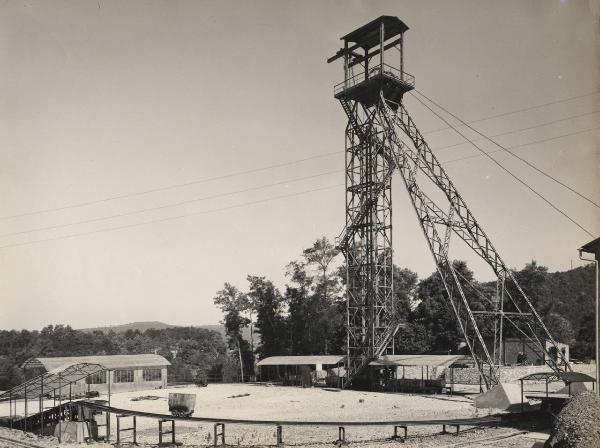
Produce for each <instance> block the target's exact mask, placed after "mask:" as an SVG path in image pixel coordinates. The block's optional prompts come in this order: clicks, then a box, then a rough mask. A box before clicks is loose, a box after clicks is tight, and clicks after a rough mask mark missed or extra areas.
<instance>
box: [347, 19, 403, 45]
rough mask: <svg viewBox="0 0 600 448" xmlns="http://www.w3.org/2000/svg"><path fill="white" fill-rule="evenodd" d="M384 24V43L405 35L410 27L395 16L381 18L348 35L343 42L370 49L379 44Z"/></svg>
mask: <svg viewBox="0 0 600 448" xmlns="http://www.w3.org/2000/svg"><path fill="white" fill-rule="evenodd" d="M382 23H383V29H384V33H385V35H384V41H386V40H388V39H390V38H392V37H394V36H397V35H398V34H402V33H404V32H405V31H406V30H408V26H406V24H405V23H404V22H403V21H402V20H400V19H399V18H398V17H395V16H380V17H378V18H376V19H375V20H372V21H371V22H369V23H367V24H366V25H363V26H361V27H360V28H357V29H355V30H354V31H352V32H351V33H348V34H346V35H345V36H344V37H342V38H341V40H344V41H347V42H351V43H355V44H357V45H358V46H359V47H362V48H365V49H369V48H373V47H374V46H375V45H378V44H379V30H380V26H381V24H382Z"/></svg>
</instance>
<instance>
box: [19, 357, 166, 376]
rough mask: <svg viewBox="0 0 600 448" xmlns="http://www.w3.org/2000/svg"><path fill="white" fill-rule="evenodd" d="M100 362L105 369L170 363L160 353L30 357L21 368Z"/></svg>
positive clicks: (46, 368)
mask: <svg viewBox="0 0 600 448" xmlns="http://www.w3.org/2000/svg"><path fill="white" fill-rule="evenodd" d="M82 363H87V364H100V365H101V366H103V367H104V368H106V369H109V370H114V369H127V368H135V367H163V366H169V365H171V363H170V362H169V361H167V360H166V359H165V358H163V357H162V356H160V355H154V354H144V355H106V356H67V357H57V358H30V359H28V360H27V361H25V362H24V363H23V365H22V366H21V367H22V368H43V369H45V370H46V371H47V372H49V371H51V370H53V369H57V368H59V367H61V366H65V365H69V364H82Z"/></svg>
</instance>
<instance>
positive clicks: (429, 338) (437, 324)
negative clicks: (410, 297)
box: [412, 260, 491, 353]
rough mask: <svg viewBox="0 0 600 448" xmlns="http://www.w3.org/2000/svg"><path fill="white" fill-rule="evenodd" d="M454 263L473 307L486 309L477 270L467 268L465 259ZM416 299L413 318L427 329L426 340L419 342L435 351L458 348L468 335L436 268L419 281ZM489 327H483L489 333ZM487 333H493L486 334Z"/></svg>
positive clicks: (446, 351) (448, 351)
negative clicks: (463, 330)
mask: <svg viewBox="0 0 600 448" xmlns="http://www.w3.org/2000/svg"><path fill="white" fill-rule="evenodd" d="M452 265H453V267H454V270H455V272H456V273H457V277H458V279H459V281H460V283H461V286H462V288H463V291H464V294H465V297H466V299H467V301H468V302H469V305H470V306H471V308H472V309H474V310H476V309H483V307H484V303H483V302H484V299H483V298H482V297H481V294H484V293H483V292H481V285H479V284H478V283H477V282H476V281H475V280H474V278H473V272H471V271H470V270H469V269H468V268H467V264H466V263H465V262H464V261H458V260H456V261H454V262H453V263H452ZM416 299H417V302H418V305H417V306H416V308H415V310H414V312H413V313H412V322H414V323H415V324H417V325H422V326H423V327H424V328H425V331H426V337H425V340H424V341H419V344H421V345H423V346H428V347H429V350H430V351H431V352H433V353H450V352H455V351H456V350H457V349H458V345H459V344H460V342H461V341H462V340H463V339H464V335H463V334H462V332H461V330H460V327H459V325H458V322H457V320H456V315H455V313H454V309H453V307H452V305H451V304H450V300H449V299H448V294H447V292H446V288H445V287H444V283H443V282H442V279H441V277H440V275H439V273H437V272H434V273H433V274H431V275H430V276H429V277H427V278H426V279H423V280H421V282H419V285H418V286H417V289H416ZM488 327H489V325H488V324H483V325H481V328H480V329H482V330H485V332H488V333H489V331H491V330H490V329H489V328H488ZM482 333H484V331H482ZM483 336H484V337H486V336H489V334H483Z"/></svg>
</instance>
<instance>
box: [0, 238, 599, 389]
mask: <svg viewBox="0 0 600 448" xmlns="http://www.w3.org/2000/svg"><path fill="white" fill-rule="evenodd" d="M342 258H343V257H341V256H340V254H339V252H338V251H337V250H336V249H335V247H334V246H333V245H332V244H331V243H330V242H329V241H328V240H327V239H326V238H319V239H318V240H316V241H315V242H314V243H313V245H312V246H311V247H309V248H307V249H305V250H304V251H303V252H302V253H301V255H300V257H299V258H298V259H297V260H293V261H291V262H290V263H288V264H287V266H285V273H286V278H287V282H286V285H285V287H284V288H283V290H280V289H278V288H277V287H276V286H275V285H274V283H273V282H272V281H271V280H269V279H267V278H266V277H264V276H256V275H249V276H248V277H247V282H248V283H247V286H246V288H239V287H237V286H235V285H232V284H230V283H225V284H224V286H223V288H222V289H221V290H220V291H218V292H217V293H216V294H215V297H214V303H215V305H216V306H218V307H219V308H220V309H221V310H222V311H223V316H224V317H223V321H222V324H223V325H224V327H225V334H226V338H225V339H226V340H225V341H224V340H223V338H222V337H221V335H220V334H219V333H217V332H214V331H210V330H206V329H201V328H194V327H174V328H167V329H161V330H157V329H149V330H146V331H144V332H140V331H138V330H128V331H126V332H121V333H116V332H113V331H111V332H109V333H104V332H101V331H95V332H93V333H89V332H82V331H79V330H74V329H72V328H71V327H70V326H68V325H66V326H64V325H49V326H47V327H45V328H44V329H42V330H41V331H27V330H23V331H15V330H11V331H6V330H5V331H0V390H6V389H8V388H10V387H12V386H14V385H17V384H19V383H21V382H22V381H23V379H24V377H23V371H22V369H20V368H19V366H20V365H21V364H22V363H23V362H24V361H25V360H26V359H28V358H31V357H52V356H84V355H113V354H137V353H157V354H160V355H162V356H164V357H165V358H167V359H168V360H169V361H170V362H171V366H170V367H169V382H191V381H197V382H202V381H206V380H207V379H209V380H213V381H215V380H225V381H237V380H238V379H239V377H240V376H241V374H243V375H244V377H249V376H251V375H252V374H253V370H254V366H255V363H256V359H257V358H260V359H262V358H265V357H268V356H274V355H315V354H343V353H345V348H346V332H345V328H344V323H345V320H346V304H345V301H344V283H345V268H344V265H343V259H342ZM454 267H455V270H456V272H457V273H458V278H459V279H460V281H461V282H463V289H464V291H465V294H466V296H467V299H468V300H469V302H470V304H471V307H472V308H473V309H474V310H483V309H484V307H486V301H489V300H492V298H493V297H494V295H495V293H496V289H495V288H496V285H495V283H486V282H478V281H477V280H476V279H475V278H474V276H473V272H472V271H471V270H470V269H469V268H468V266H467V264H466V263H465V262H462V261H456V262H455V263H454ZM393 269H394V299H395V306H396V314H397V315H398V316H399V317H400V318H401V319H402V320H404V321H405V322H406V325H405V327H404V328H402V329H401V330H400V331H399V332H398V333H397V335H396V340H395V346H396V347H397V348H398V351H399V352H401V353H406V354H416V353H423V354H425V353H431V354H434V353H456V352H457V350H458V349H459V346H460V344H461V342H462V335H461V334H460V330H459V329H458V326H457V324H456V321H455V318H454V312H453V310H452V308H451V305H450V303H449V302H448V300H447V298H446V292H445V289H444V286H443V284H442V282H441V279H440V277H439V275H438V274H437V272H434V273H432V274H431V275H430V276H428V277H426V278H423V279H419V278H418V276H417V274H416V273H415V272H412V271H410V270H409V269H405V268H400V267H398V266H394V267H393ZM514 275H515V276H516V277H517V279H518V281H519V283H520V285H521V286H522V288H523V289H524V291H525V292H526V293H527V294H528V296H529V297H530V299H531V300H532V302H533V305H534V306H535V308H536V310H537V311H538V312H539V313H540V315H541V316H542V319H543V320H544V322H545V323H546V325H547V327H548V328H549V330H550V332H551V334H552V335H553V336H554V337H555V338H556V339H557V340H559V341H561V342H566V343H568V344H570V345H571V356H572V357H575V358H579V359H589V358H591V357H593V353H594V350H595V345H594V313H593V310H594V271H593V266H591V265H588V266H584V267H579V268H576V269H572V270H569V271H565V272H554V273H550V272H548V269H547V268H545V267H544V266H541V265H539V264H537V263H536V262H534V261H532V262H531V263H529V264H527V265H526V266H525V268H524V269H522V270H520V271H515V272H514ZM248 327H249V329H250V337H249V340H247V339H245V338H243V337H242V330H244V329H246V328H248ZM481 327H482V331H483V333H484V337H485V336H491V332H490V331H491V328H493V325H492V324H491V322H490V325H485V322H484V325H482V326H481Z"/></svg>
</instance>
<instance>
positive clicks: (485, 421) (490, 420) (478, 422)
mask: <svg viewBox="0 0 600 448" xmlns="http://www.w3.org/2000/svg"><path fill="white" fill-rule="evenodd" d="M78 404H79V405H80V406H84V407H88V408H91V409H95V410H98V411H102V412H110V413H113V414H120V415H132V416H133V415H135V416H137V417H149V418H156V419H168V420H181V421H188V422H189V421H193V422H208V423H229V424H232V423H233V424H240V425H281V426H401V425H403V426H442V425H461V426H496V425H499V424H500V422H501V419H500V417H499V416H488V417H476V418H455V419H446V420H439V419H438V420H382V421H304V420H302V421H297V420H250V419H236V418H215V417H176V416H173V415H171V414H158V413H154V412H142V411H134V410H131V409H121V408H115V407H109V406H105V405H101V404H97V403H89V402H85V401H83V402H79V403H78Z"/></svg>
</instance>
